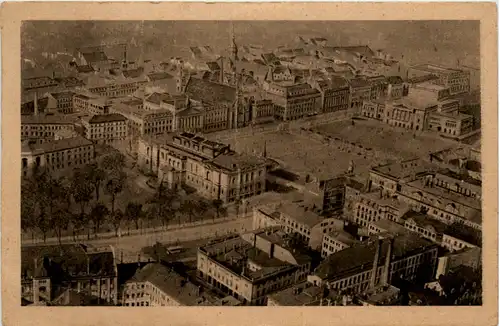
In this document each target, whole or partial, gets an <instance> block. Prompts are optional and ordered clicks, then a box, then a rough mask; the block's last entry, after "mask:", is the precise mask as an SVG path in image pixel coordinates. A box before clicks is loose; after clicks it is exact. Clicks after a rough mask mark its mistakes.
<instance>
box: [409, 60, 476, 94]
mask: <svg viewBox="0 0 500 326" xmlns="http://www.w3.org/2000/svg"><path fill="white" fill-rule="evenodd" d="M426 75H433V76H436V77H438V79H435V80H433V81H432V82H433V83H435V84H437V85H442V86H445V87H447V88H449V89H450V94H451V95H454V94H460V93H468V92H469V91H470V72H469V71H466V70H460V69H451V68H446V67H442V66H439V65H432V64H422V65H417V66H413V67H410V68H409V69H408V77H409V78H414V77H421V76H426Z"/></svg>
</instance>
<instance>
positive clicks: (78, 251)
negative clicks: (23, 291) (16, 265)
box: [21, 244, 116, 279]
mask: <svg viewBox="0 0 500 326" xmlns="http://www.w3.org/2000/svg"><path fill="white" fill-rule="evenodd" d="M115 274H116V273H115V262H114V256H113V252H112V251H111V250H109V251H99V252H89V251H88V250H87V247H86V246H85V245H73V244H72V245H66V244H64V245H61V246H30V247H22V248H21V275H22V279H30V278H31V277H40V276H46V277H51V276H57V277H58V278H66V279H71V278H73V277H79V276H80V277H81V276H93V277H95V276H101V277H107V276H108V277H109V276H116V275H115Z"/></svg>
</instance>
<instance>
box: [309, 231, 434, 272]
mask: <svg viewBox="0 0 500 326" xmlns="http://www.w3.org/2000/svg"><path fill="white" fill-rule="evenodd" d="M388 246H389V243H388V241H384V242H383V244H382V246H381V249H380V255H379V264H383V262H384V261H385V257H386V255H387V249H388ZM431 247H434V245H433V244H432V243H431V242H430V241H428V240H425V239H423V238H420V237H419V236H417V235H415V234H400V235H396V236H395V237H394V247H393V250H392V253H393V260H399V259H401V258H404V257H407V256H409V255H411V254H412V253H414V252H420V251H422V250H425V249H428V248H431ZM375 251H376V246H375V245H374V243H373V242H372V241H364V242H362V243H360V244H358V245H354V246H352V247H350V248H347V249H344V250H341V251H338V252H336V253H333V254H331V255H330V256H328V257H327V258H326V259H325V260H324V261H323V262H322V263H321V264H320V265H319V266H318V268H316V270H315V271H314V274H315V275H317V276H318V277H320V278H321V279H328V280H334V279H339V278H343V277H346V276H349V275H352V274H356V273H359V272H360V271H363V270H368V269H371V268H372V265H373V260H374V257H375Z"/></svg>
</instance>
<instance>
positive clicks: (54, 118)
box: [21, 114, 75, 124]
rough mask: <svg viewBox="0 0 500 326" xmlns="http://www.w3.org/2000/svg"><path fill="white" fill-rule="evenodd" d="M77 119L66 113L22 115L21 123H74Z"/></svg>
mask: <svg viewBox="0 0 500 326" xmlns="http://www.w3.org/2000/svg"><path fill="white" fill-rule="evenodd" d="M74 122H75V120H74V119H73V118H70V117H68V116H66V115H56V114H54V115H22V116H21V124H73V123H74Z"/></svg>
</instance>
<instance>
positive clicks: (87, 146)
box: [21, 136, 95, 177]
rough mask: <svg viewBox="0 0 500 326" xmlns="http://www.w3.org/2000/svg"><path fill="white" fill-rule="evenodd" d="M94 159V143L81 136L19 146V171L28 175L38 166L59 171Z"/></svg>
mask: <svg viewBox="0 0 500 326" xmlns="http://www.w3.org/2000/svg"><path fill="white" fill-rule="evenodd" d="M94 159H95V153H94V144H93V143H92V142H91V141H90V140H87V139H85V138H83V137H81V136H77V137H72V138H63V139H59V140H54V141H50V142H45V143H42V144H31V145H30V144H27V143H24V144H22V146H21V173H22V176H23V177H28V176H30V175H32V173H33V172H34V171H36V170H37V169H38V168H47V169H48V170H49V171H51V172H59V171H64V170H67V169H74V168H78V167H81V166H84V165H86V164H89V163H92V162H93V161H94Z"/></svg>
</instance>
